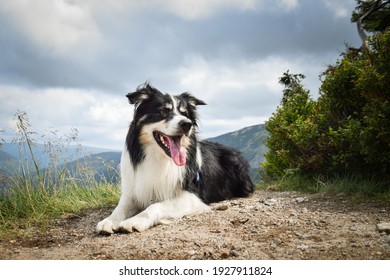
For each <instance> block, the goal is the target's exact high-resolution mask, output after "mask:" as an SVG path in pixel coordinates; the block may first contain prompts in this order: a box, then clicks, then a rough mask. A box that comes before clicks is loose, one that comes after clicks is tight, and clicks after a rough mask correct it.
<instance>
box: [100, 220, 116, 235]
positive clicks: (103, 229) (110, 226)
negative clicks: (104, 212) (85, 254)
mask: <svg viewBox="0 0 390 280" xmlns="http://www.w3.org/2000/svg"><path fill="white" fill-rule="evenodd" d="M118 224H119V223H118V222H114V221H113V220H111V219H109V218H106V219H104V220H103V221H100V222H99V223H98V224H97V226H96V232H97V233H98V234H102V235H110V234H113V233H114V231H117V230H118V228H119V226H118Z"/></svg>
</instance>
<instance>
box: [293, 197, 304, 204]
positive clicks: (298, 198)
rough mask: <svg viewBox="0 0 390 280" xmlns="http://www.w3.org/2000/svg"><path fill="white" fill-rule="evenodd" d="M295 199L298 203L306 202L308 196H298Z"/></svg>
mask: <svg viewBox="0 0 390 280" xmlns="http://www.w3.org/2000/svg"><path fill="white" fill-rule="evenodd" d="M295 201H296V202H297V203H302V202H305V201H306V197H297V198H296V199H295Z"/></svg>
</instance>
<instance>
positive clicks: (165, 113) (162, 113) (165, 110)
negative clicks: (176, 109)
mask: <svg viewBox="0 0 390 280" xmlns="http://www.w3.org/2000/svg"><path fill="white" fill-rule="evenodd" d="M160 113H161V115H163V116H166V115H168V114H169V109H162V110H161V112H160Z"/></svg>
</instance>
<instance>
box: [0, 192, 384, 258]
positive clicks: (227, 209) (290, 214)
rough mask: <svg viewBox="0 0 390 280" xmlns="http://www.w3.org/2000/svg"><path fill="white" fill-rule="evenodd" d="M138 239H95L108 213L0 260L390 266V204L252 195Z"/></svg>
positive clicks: (74, 221) (4, 250) (36, 239)
mask: <svg viewBox="0 0 390 280" xmlns="http://www.w3.org/2000/svg"><path fill="white" fill-rule="evenodd" d="M212 209H213V211H212V212H209V213H205V214H200V215H194V216H190V217H184V218H182V219H180V220H175V221H172V222H171V223H170V224H168V225H159V226H156V227H154V228H152V229H150V230H148V231H145V232H142V233H132V234H114V235H112V236H109V237H107V236H98V235H96V234H95V233H94V228H95V225H96V223H97V222H98V221H100V220H101V219H102V218H104V217H106V216H107V215H108V214H109V213H110V212H111V210H112V209H100V210H95V211H90V212H88V213H85V215H83V216H81V217H73V218H68V219H62V220H57V221H55V222H54V224H53V226H52V227H51V228H50V229H47V230H46V231H45V232H39V231H36V232H33V233H32V235H31V236H30V237H28V238H24V239H6V240H1V241H0V259H390V235H389V234H390V232H388V233H386V232H379V230H378V229H377V224H379V223H383V222H386V223H389V222H390V205H389V204H381V205H379V204H378V203H373V202H370V203H363V204H353V203H351V202H350V201H349V200H348V199H347V198H346V197H345V196H340V195H338V196H330V195H318V194H316V195H307V194H299V193H294V192H256V193H255V194H254V195H253V196H252V197H251V198H247V199H237V200H232V201H225V202H221V203H216V204H213V205H212Z"/></svg>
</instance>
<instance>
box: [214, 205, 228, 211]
mask: <svg viewBox="0 0 390 280" xmlns="http://www.w3.org/2000/svg"><path fill="white" fill-rule="evenodd" d="M228 208H229V206H227V205H226V204H223V205H219V206H218V207H217V208H215V210H217V211H225V210H227V209H228Z"/></svg>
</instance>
